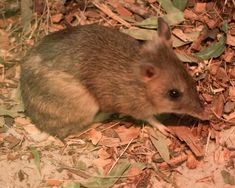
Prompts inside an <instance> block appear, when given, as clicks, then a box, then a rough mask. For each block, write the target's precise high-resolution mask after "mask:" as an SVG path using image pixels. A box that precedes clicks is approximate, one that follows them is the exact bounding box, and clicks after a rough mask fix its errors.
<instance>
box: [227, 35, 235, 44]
mask: <svg viewBox="0 0 235 188" xmlns="http://www.w3.org/2000/svg"><path fill="white" fill-rule="evenodd" d="M226 44H228V45H231V46H235V36H232V35H229V34H227V40H226Z"/></svg>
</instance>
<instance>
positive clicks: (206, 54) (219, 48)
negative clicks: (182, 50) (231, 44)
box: [194, 36, 226, 60]
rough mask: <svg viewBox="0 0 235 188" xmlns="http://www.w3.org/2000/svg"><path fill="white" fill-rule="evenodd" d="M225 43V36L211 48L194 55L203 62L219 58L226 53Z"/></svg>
mask: <svg viewBox="0 0 235 188" xmlns="http://www.w3.org/2000/svg"><path fill="white" fill-rule="evenodd" d="M225 41H226V37H225V36H223V37H221V38H220V40H219V42H217V43H215V44H212V45H211V46H209V47H207V48H205V49H203V50H201V51H200V52H198V53H195V54H194V55H195V56H197V57H199V58H201V59H203V60H207V59H210V58H217V57H219V56H220V55H221V54H222V53H223V52H224V49H225Z"/></svg>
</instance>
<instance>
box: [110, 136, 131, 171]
mask: <svg viewBox="0 0 235 188" xmlns="http://www.w3.org/2000/svg"><path fill="white" fill-rule="evenodd" d="M133 140H134V139H133V138H132V139H131V140H130V142H129V143H128V144H127V146H126V148H125V149H124V151H123V152H122V153H121V155H120V156H119V157H118V158H117V160H116V161H115V163H113V165H112V167H111V168H110V169H109V172H108V174H109V173H110V172H111V171H112V169H113V168H114V167H115V165H116V164H117V162H118V161H119V159H120V158H121V156H122V155H123V154H124V153H125V152H126V150H127V148H128V147H129V146H130V144H131V143H132V141H133Z"/></svg>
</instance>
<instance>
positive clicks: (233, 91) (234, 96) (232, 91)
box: [229, 86, 235, 101]
mask: <svg viewBox="0 0 235 188" xmlns="http://www.w3.org/2000/svg"><path fill="white" fill-rule="evenodd" d="M229 98H230V99H231V100H232V101H235V87H233V86H230V87H229Z"/></svg>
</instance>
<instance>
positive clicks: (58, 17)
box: [51, 13, 63, 23]
mask: <svg viewBox="0 0 235 188" xmlns="http://www.w3.org/2000/svg"><path fill="white" fill-rule="evenodd" d="M62 18H63V14H61V13H60V14H55V15H53V16H51V21H52V23H59V22H60V21H61V20H62Z"/></svg>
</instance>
